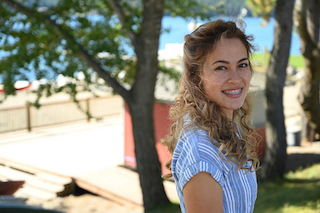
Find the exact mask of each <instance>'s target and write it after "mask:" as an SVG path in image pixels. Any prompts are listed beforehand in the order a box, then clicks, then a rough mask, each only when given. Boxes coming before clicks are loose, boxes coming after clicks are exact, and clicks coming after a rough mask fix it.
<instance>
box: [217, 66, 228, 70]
mask: <svg viewBox="0 0 320 213" xmlns="http://www.w3.org/2000/svg"><path fill="white" fill-rule="evenodd" d="M226 69H227V68H226V67H224V66H220V67H217V68H216V70H226Z"/></svg>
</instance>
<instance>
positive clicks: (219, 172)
mask: <svg viewBox="0 0 320 213" xmlns="http://www.w3.org/2000/svg"><path fill="white" fill-rule="evenodd" d="M172 168H173V170H172V172H173V175H174V177H175V179H176V184H178V185H179V186H178V187H179V188H180V189H181V190H182V189H183V188H184V186H185V185H186V184H187V182H188V181H189V180H190V179H191V178H192V177H193V176H195V175H197V174H198V173H199V172H207V173H209V174H210V175H211V176H212V177H213V178H214V179H215V180H216V181H217V182H218V183H219V184H220V186H221V187H223V185H224V183H225V178H224V177H225V174H224V173H225V172H226V169H227V167H226V165H225V162H224V161H223V160H222V159H221V158H220V156H219V148H218V147H216V146H215V145H213V144H212V143H211V141H210V139H209V137H208V135H207V134H206V132H205V131H203V130H195V131H186V132H185V133H184V134H183V135H182V137H181V138H180V140H179V141H178V144H177V147H176V149H175V151H174V154H173V158H172Z"/></svg>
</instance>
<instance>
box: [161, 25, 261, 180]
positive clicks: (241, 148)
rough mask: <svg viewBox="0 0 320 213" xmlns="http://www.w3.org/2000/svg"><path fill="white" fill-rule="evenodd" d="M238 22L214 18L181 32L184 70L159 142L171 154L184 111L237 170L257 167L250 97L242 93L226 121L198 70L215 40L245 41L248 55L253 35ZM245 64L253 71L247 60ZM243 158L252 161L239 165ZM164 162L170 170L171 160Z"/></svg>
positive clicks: (180, 128)
mask: <svg viewBox="0 0 320 213" xmlns="http://www.w3.org/2000/svg"><path fill="white" fill-rule="evenodd" d="M239 25H240V26H239V27H238V26H237V24H236V23H235V22H233V21H223V20H217V21H214V22H209V23H206V24H203V25H201V26H200V27H198V28H197V29H196V30H195V31H193V32H192V33H191V34H188V35H186V36H185V38H184V40H185V44H184V56H183V63H184V72H183V74H182V78H181V81H180V92H179V94H178V96H177V97H176V103H175V104H174V105H173V106H172V107H171V108H170V112H169V115H170V118H171V120H172V121H173V122H174V123H173V124H172V126H171V128H170V133H169V134H168V135H167V136H166V137H165V138H164V139H162V140H161V143H162V144H163V145H165V146H167V147H168V150H169V152H170V153H171V154H173V152H174V149H175V147H176V144H177V142H178V139H179V136H180V133H181V131H183V130H185V129H186V124H185V122H184V117H185V115H188V116H189V118H190V119H191V122H190V124H189V125H190V126H197V127H198V128H201V129H204V130H206V131H207V132H208V135H209V138H210V140H211V142H212V143H213V144H214V145H215V146H217V143H216V142H218V145H219V156H220V157H221V158H222V155H225V156H227V157H228V158H229V159H230V160H231V161H232V162H234V163H236V164H237V166H238V170H239V169H248V170H250V171H251V170H255V171H256V170H257V169H258V168H259V159H258V156H257V153H256V146H257V143H256V142H255V140H254V137H253V136H252V134H253V133H254V130H253V128H252V127H251V126H250V124H249V120H250V114H251V111H252V103H251V100H250V97H249V96H247V97H246V99H245V101H244V104H243V106H242V107H241V108H240V109H237V110H234V113H233V121H230V120H229V119H228V118H227V115H226V114H225V112H224V111H223V110H222V109H221V108H220V106H218V105H217V104H215V103H213V102H212V101H210V100H209V98H208V97H207V95H206V94H205V92H204V89H203V84H202V81H201V72H202V68H203V65H204V63H205V61H206V58H207V56H208V55H209V54H210V53H211V52H212V51H214V47H215V45H216V44H217V42H218V41H219V40H221V39H230V38H238V39H240V41H241V42H242V43H243V44H244V45H245V47H246V49H247V54H248V57H250V56H251V54H252V51H253V50H254V46H253V45H252V44H251V43H250V42H252V41H253V37H252V36H251V35H249V36H247V35H245V34H244V30H242V29H243V28H242V27H243V25H244V23H243V22H241V21H240V22H239ZM249 66H250V70H251V73H252V74H253V69H252V65H251V63H250V61H249ZM234 122H236V123H237V124H238V127H239V130H240V132H241V137H238V136H237V128H235V125H234ZM214 141H216V142H214ZM222 150H224V154H222V152H221V151H222ZM222 159H224V158H222ZM247 161H251V162H252V166H251V167H250V168H244V166H243V165H244V164H245V163H246V162H247ZM166 166H167V168H168V169H170V170H171V160H170V161H169V162H168V163H167V165H166ZM171 176H172V174H169V175H164V177H165V178H168V177H171Z"/></svg>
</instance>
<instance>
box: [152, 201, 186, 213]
mask: <svg viewBox="0 0 320 213" xmlns="http://www.w3.org/2000/svg"><path fill="white" fill-rule="evenodd" d="M146 213H181V210H180V205H179V204H176V203H170V204H167V205H164V206H158V207H157V208H155V209H154V210H152V211H146Z"/></svg>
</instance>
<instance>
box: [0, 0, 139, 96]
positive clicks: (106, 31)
mask: <svg viewBox="0 0 320 213" xmlns="http://www.w3.org/2000/svg"><path fill="white" fill-rule="evenodd" d="M35 3H36V2H35ZM36 4H37V3H36ZM36 4H35V6H34V8H37V7H36ZM108 8H109V6H108V5H106V4H105V3H104V2H103V1H94V0H93V1H77V0H73V1H59V2H58V4H56V5H52V7H50V8H47V9H46V10H43V11H41V12H39V11H40V10H39V9H37V10H32V9H30V8H29V10H30V11H31V13H32V16H28V17H27V16H26V15H24V14H22V13H20V12H17V11H15V10H14V9H13V8H10V7H8V6H7V5H5V4H3V3H2V4H0V12H1V16H0V24H1V26H2V27H1V29H0V33H1V38H2V39H1V48H2V50H4V51H6V53H7V56H6V57H4V58H1V61H0V66H1V68H2V69H1V71H0V72H1V73H0V74H1V76H2V78H3V82H4V84H5V92H6V95H12V94H14V92H15V90H14V88H13V84H14V82H15V81H18V80H28V79H27V77H26V76H27V75H30V73H32V74H33V76H34V78H35V79H37V80H40V79H47V80H48V81H47V82H48V83H47V84H50V85H43V86H41V87H40V88H39V91H38V92H37V94H38V97H39V98H40V97H41V94H42V92H43V91H44V89H43V87H45V88H47V89H46V91H47V92H46V95H51V94H53V93H55V92H61V91H65V92H66V90H67V86H68V85H67V86H66V87H63V89H61V88H60V89H55V88H56V87H55V85H56V82H55V80H56V79H57V76H58V75H63V76H66V77H70V78H73V79H74V80H75V82H76V84H80V81H79V79H77V78H76V76H77V74H78V73H79V72H82V73H84V76H85V80H86V83H87V84H91V83H93V81H95V80H97V78H96V79H94V78H92V74H93V71H92V69H90V67H89V66H88V65H87V64H86V63H84V61H83V60H82V59H81V58H79V56H78V55H77V53H78V52H79V46H75V45H74V40H76V42H77V43H78V44H80V46H82V47H83V48H84V49H86V50H87V52H88V53H89V55H90V57H92V58H95V60H96V61H98V62H99V63H100V64H101V66H102V67H103V68H104V69H105V70H106V71H107V72H110V73H112V75H113V76H114V77H116V76H117V73H119V72H120V71H121V70H123V69H125V68H128V67H134V66H132V64H133V62H132V59H123V55H126V54H127V53H126V52H125V51H124V49H123V45H122V44H124V43H127V42H128V41H127V39H126V37H125V35H124V34H123V31H122V29H121V27H118V26H119V23H118V21H117V19H116V18H115V17H114V16H113V12H112V11H110V10H109V9H108ZM92 14H96V18H97V20H94V21H92V19H91V20H90V17H92ZM50 21H51V22H54V23H55V24H56V26H57V27H58V28H61V29H62V30H61V31H60V32H58V31H57V29H55V28H53V27H52V25H50V24H49V23H48V22H50ZM130 24H136V23H130ZM101 53H107V54H105V55H107V56H106V57H100V55H101ZM99 54H100V55H99ZM128 70H129V72H130V70H132V68H131V69H128ZM131 73H132V71H131ZM124 81H131V82H132V78H131V79H129V78H128V79H125V80H124ZM69 86H70V85H69ZM84 88H86V89H88V90H90V87H84Z"/></svg>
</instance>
